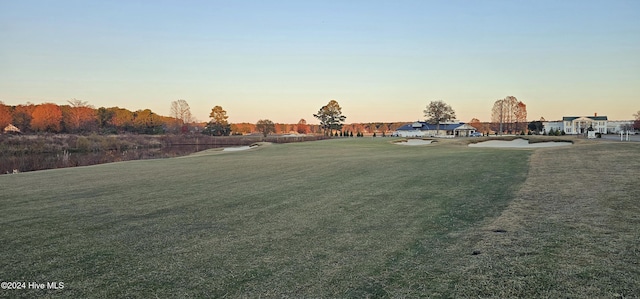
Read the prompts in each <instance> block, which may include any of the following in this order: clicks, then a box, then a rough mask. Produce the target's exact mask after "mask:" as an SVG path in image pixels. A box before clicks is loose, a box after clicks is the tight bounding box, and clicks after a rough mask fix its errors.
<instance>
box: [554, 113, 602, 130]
mask: <svg viewBox="0 0 640 299" xmlns="http://www.w3.org/2000/svg"><path fill="white" fill-rule="evenodd" d="M562 126H563V129H564V132H565V133H567V134H585V133H587V131H596V132H598V133H602V134H605V133H607V117H606V116H598V114H595V115H594V116H565V117H563V118H562Z"/></svg>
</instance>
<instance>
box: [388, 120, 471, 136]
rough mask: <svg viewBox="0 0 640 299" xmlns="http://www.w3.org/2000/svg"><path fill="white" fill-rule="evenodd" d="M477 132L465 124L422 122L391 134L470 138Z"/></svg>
mask: <svg viewBox="0 0 640 299" xmlns="http://www.w3.org/2000/svg"><path fill="white" fill-rule="evenodd" d="M476 131H477V130H476V128H474V127H473V126H471V125H469V124H465V123H444V124H440V126H439V128H438V126H437V125H434V124H429V123H426V122H423V121H417V122H415V123H412V124H408V125H404V126H402V127H400V128H398V129H397V130H396V131H395V132H393V135H394V136H400V137H464V136H470V135H471V134H473V133H475V132H476Z"/></svg>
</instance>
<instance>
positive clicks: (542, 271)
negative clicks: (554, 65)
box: [457, 143, 640, 298]
mask: <svg viewBox="0 0 640 299" xmlns="http://www.w3.org/2000/svg"><path fill="white" fill-rule="evenodd" d="M639 153H640V147H639V146H637V145H635V146H634V145H614V144H606V143H602V144H592V145H581V146H575V147H571V148H569V149H567V151H565V152H563V153H562V154H557V152H553V153H552V152H550V151H548V150H545V149H541V150H539V151H536V152H534V154H533V155H532V156H531V168H530V171H529V174H528V177H527V180H526V181H525V183H524V185H523V186H522V188H521V189H520V191H519V192H518V194H517V198H516V199H515V200H514V201H513V202H512V203H511V204H510V205H509V207H508V208H507V209H505V210H504V212H503V213H502V214H501V215H500V217H498V218H496V219H495V220H493V221H491V222H489V223H487V224H486V225H484V226H482V227H480V228H478V229H476V230H475V231H473V232H471V233H469V234H467V235H465V236H464V239H466V242H467V243H466V244H467V246H468V248H467V249H466V250H467V252H468V257H467V258H466V261H465V262H464V263H463V264H462V265H460V266H459V271H460V273H461V276H462V277H464V278H465V279H462V280H461V284H460V285H458V287H457V288H458V292H457V295H459V296H461V297H471V296H474V297H478V296H479V297H485V298H487V297H494V298H505V297H537V298H542V297H545V298H560V297H563V298H586V297H591V298H606V297H609V298H615V297H620V298H627V297H633V296H636V295H637V294H640V250H639V249H638V248H640V232H639V231H638V229H637V228H638V227H640V203H639V202H638V200H637V199H638V198H640V192H639V191H638V190H639V188H638V186H640V177H639V176H638V174H637V170H638V169H640V159H639V158H640V157H639V156H640V154H639ZM464 243H465V242H461V243H460V244H464ZM458 250H462V249H461V248H458ZM476 253H479V254H476Z"/></svg>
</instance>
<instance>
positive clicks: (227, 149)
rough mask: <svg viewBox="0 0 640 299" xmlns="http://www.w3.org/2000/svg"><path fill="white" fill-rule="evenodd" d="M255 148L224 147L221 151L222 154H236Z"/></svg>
mask: <svg viewBox="0 0 640 299" xmlns="http://www.w3.org/2000/svg"><path fill="white" fill-rule="evenodd" d="M254 147H256V146H255V145H254V146H238V147H225V148H223V149H222V151H223V152H237V151H246V150H248V149H252V148H254Z"/></svg>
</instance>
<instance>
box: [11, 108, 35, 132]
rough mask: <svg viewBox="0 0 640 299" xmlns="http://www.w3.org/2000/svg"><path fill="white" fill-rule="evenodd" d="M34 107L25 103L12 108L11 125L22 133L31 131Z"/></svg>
mask: <svg viewBox="0 0 640 299" xmlns="http://www.w3.org/2000/svg"><path fill="white" fill-rule="evenodd" d="M35 109H36V106H35V105H33V104H31V103H27V105H18V106H15V107H14V108H13V125H14V126H16V127H18V129H20V131H22V132H23V133H26V132H28V131H29V130H31V119H32V116H31V115H32V114H33V111H34V110H35Z"/></svg>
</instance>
